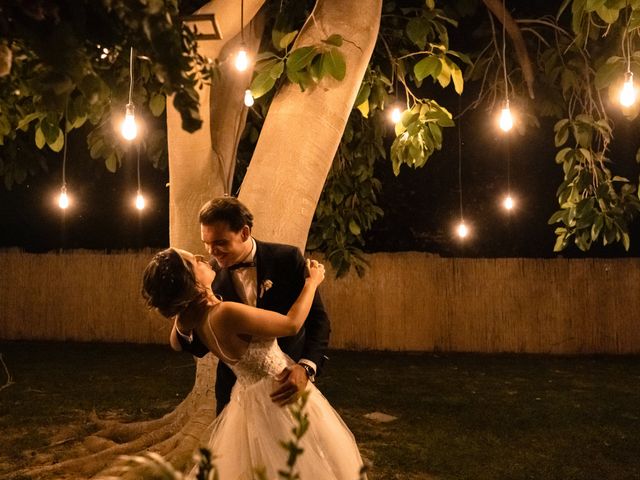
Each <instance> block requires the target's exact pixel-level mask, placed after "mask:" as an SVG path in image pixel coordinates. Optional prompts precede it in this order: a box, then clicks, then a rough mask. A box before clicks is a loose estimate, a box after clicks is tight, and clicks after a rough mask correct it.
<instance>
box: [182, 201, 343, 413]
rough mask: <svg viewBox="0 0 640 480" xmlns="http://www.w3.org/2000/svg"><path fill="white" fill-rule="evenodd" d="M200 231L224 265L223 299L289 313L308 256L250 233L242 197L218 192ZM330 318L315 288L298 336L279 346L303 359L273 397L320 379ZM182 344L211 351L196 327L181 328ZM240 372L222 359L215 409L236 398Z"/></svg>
mask: <svg viewBox="0 0 640 480" xmlns="http://www.w3.org/2000/svg"><path fill="white" fill-rule="evenodd" d="M199 220H200V235H201V238H202V242H203V243H204V245H205V248H206V249H207V252H209V254H210V255H211V256H212V257H213V258H214V259H215V261H216V262H217V264H218V267H219V269H217V270H218V273H217V275H216V278H215V280H214V281H213V285H212V289H213V291H214V293H216V294H218V295H221V296H222V299H223V300H230V301H234V302H241V303H246V304H247V305H252V306H256V307H258V308H264V309H266V310H272V311H275V312H279V313H282V314H286V313H287V311H288V310H289V308H290V307H291V305H292V304H293V302H294V301H295V299H296V298H297V297H298V294H299V293H300V291H301V290H302V287H303V285H304V279H305V274H306V268H305V261H304V258H303V257H302V255H301V253H300V251H299V250H298V249H297V248H296V247H294V246H291V245H283V244H278V243H266V242H261V241H259V240H256V239H254V238H253V237H252V236H251V228H252V227H253V215H252V214H251V212H250V211H249V209H248V208H247V207H246V206H245V205H244V204H242V203H241V202H240V201H239V200H238V199H236V198H233V197H219V198H215V199H213V200H210V201H209V202H207V203H205V204H204V205H203V206H202V208H201V209H200V213H199ZM330 330H331V329H330V325H329V318H328V317H327V313H326V312H325V310H324V306H323V305H322V300H321V299H320V295H319V294H318V293H316V296H315V298H314V300H313V305H312V307H311V311H310V312H309V316H308V317H307V319H306V321H305V323H304V325H303V327H302V328H301V329H300V331H299V332H298V334H297V335H295V336H293V337H284V338H279V339H278V344H279V345H280V348H282V350H283V351H284V352H285V353H286V354H287V355H289V356H290V357H291V358H292V359H293V360H295V361H296V362H298V363H297V364H295V365H293V366H292V367H290V368H288V369H286V370H285V371H284V372H283V373H282V375H281V377H280V378H279V385H278V386H277V388H276V389H275V390H274V391H273V392H272V394H271V399H272V400H273V401H274V402H275V403H278V404H281V405H284V404H287V403H290V402H292V401H293V400H295V398H297V394H298V392H301V391H303V390H304V389H305V387H306V385H307V381H308V380H311V381H312V382H313V381H314V380H315V376H316V375H317V374H318V373H319V369H320V368H321V367H322V363H323V361H324V358H325V356H324V354H325V351H326V349H327V345H328V343H329V333H330ZM176 333H177V337H178V341H179V342H180V344H181V346H182V348H183V349H184V350H186V351H188V352H190V353H192V354H193V355H196V356H198V357H203V356H204V355H206V354H207V353H208V352H209V351H208V350H207V348H206V347H205V346H204V345H203V344H202V342H201V341H200V339H199V338H198V337H197V335H195V334H194V333H192V332H180V331H177V332H176ZM235 381H236V377H235V375H234V374H233V372H232V371H231V369H230V368H229V367H227V366H226V365H225V364H224V363H223V362H219V363H218V371H217V377H216V388H215V390H216V392H215V393H216V403H217V404H216V410H217V414H220V412H221V411H222V409H223V408H224V406H225V405H227V403H229V399H230V397H231V388H232V387H233V385H234V383H235Z"/></svg>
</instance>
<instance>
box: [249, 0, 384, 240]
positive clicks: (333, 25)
mask: <svg viewBox="0 0 640 480" xmlns="http://www.w3.org/2000/svg"><path fill="white" fill-rule="evenodd" d="M381 8H382V1H381V0H371V1H369V2H365V3H363V2H359V1H356V0H351V1H347V0H320V1H318V3H317V5H316V9H315V11H314V13H313V14H312V17H313V18H312V19H310V21H309V22H308V23H307V26H306V27H305V29H304V30H303V31H302V32H301V34H300V37H299V38H298V40H297V46H304V45H308V44H312V43H316V44H317V43H320V41H321V40H322V39H325V38H327V36H329V35H332V34H334V33H338V34H340V35H342V36H343V37H344V39H345V42H344V44H343V46H342V47H341V51H342V52H343V53H344V55H345V58H346V63H347V74H346V77H345V78H344V80H343V81H341V82H338V81H335V80H333V79H330V78H325V79H323V80H322V82H321V83H320V85H318V86H317V87H316V88H314V89H309V90H307V91H305V92H302V91H300V88H299V87H298V86H297V85H291V84H288V85H286V86H285V87H283V88H282V89H281V90H280V91H279V92H278V94H277V95H276V97H275V98H274V100H273V102H272V104H271V107H270V108H269V113H268V115H267V118H266V121H265V123H264V126H263V128H262V132H261V133H260V139H259V140H258V145H257V146H256V150H255V153H254V155H253V158H252V160H251V164H250V166H249V169H248V170H247V174H246V176H245V179H244V182H243V184H242V189H241V191H240V199H241V200H242V201H243V202H244V203H245V204H246V205H247V206H248V207H249V208H250V209H251V210H252V212H253V214H254V217H255V227H254V234H255V236H256V237H257V238H260V239H262V240H268V241H277V242H282V243H288V244H291V245H296V246H298V247H299V248H300V249H304V246H305V244H306V240H307V235H308V233H309V226H310V225H311V220H312V219H313V214H314V212H315V209H316V205H317V203H318V199H319V197H320V193H321V192H322V187H323V186H324V182H325V179H326V177H327V173H328V171H329V168H330V167H331V163H332V161H333V157H334V156H335V153H336V151H337V149H338V145H339V143H340V138H341V137H342V133H343V132H344V127H345V125H346V123H347V120H348V118H349V112H350V111H351V109H352V107H353V102H354V101H355V99H356V95H357V93H358V89H359V88H360V83H361V82H362V78H363V76H364V74H365V71H366V68H367V65H368V63H369V59H370V58H371V53H372V52H373V47H374V45H375V42H376V39H377V36H378V28H379V26H380V12H381Z"/></svg>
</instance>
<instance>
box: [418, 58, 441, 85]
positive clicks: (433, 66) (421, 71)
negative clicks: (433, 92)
mask: <svg viewBox="0 0 640 480" xmlns="http://www.w3.org/2000/svg"><path fill="white" fill-rule="evenodd" d="M441 71H442V64H441V63H440V58H439V57H436V56H435V55H430V56H428V57H424V58H423V59H422V60H420V61H419V62H418V63H416V64H415V65H414V66H413V74H414V75H415V77H416V80H418V81H422V80H424V79H425V78H427V77H428V76H429V75H431V76H432V77H433V78H434V79H437V78H438V76H439V75H440V72H441Z"/></svg>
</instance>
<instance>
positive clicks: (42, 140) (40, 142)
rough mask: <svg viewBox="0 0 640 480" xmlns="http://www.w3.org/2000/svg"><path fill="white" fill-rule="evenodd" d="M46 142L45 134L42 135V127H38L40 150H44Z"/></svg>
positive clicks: (37, 138)
mask: <svg viewBox="0 0 640 480" xmlns="http://www.w3.org/2000/svg"><path fill="white" fill-rule="evenodd" d="M45 143H47V142H46V140H45V138H44V133H42V129H41V128H40V125H38V126H37V127H36V147H38V148H39V149H40V150H42V148H43V147H44V145H45Z"/></svg>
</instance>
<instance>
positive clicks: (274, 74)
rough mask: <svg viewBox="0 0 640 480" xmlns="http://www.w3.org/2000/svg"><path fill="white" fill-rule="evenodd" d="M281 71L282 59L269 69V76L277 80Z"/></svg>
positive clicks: (282, 70)
mask: <svg viewBox="0 0 640 480" xmlns="http://www.w3.org/2000/svg"><path fill="white" fill-rule="evenodd" d="M282 72H284V61H283V60H282V61H280V62H278V63H276V64H275V65H274V66H273V67H271V68H270V69H269V75H271V78H273V79H274V80H278V79H279V78H280V75H282Z"/></svg>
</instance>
